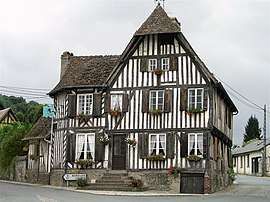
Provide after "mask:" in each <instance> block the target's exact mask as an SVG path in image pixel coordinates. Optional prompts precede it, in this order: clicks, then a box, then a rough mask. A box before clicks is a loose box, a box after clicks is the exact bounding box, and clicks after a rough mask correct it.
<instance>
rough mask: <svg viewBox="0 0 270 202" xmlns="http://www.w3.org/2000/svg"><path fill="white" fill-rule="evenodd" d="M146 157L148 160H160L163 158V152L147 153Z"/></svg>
mask: <svg viewBox="0 0 270 202" xmlns="http://www.w3.org/2000/svg"><path fill="white" fill-rule="evenodd" d="M146 159H147V160H149V161H162V160H165V158H164V155H163V154H161V153H160V154H148V155H147V156H146Z"/></svg>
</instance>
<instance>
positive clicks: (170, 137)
mask: <svg viewBox="0 0 270 202" xmlns="http://www.w3.org/2000/svg"><path fill="white" fill-rule="evenodd" d="M174 147H175V135H174V134H173V133H167V139H166V156H167V158H169V159H173V158H174Z"/></svg>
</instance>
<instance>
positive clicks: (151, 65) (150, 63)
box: [148, 59, 157, 71]
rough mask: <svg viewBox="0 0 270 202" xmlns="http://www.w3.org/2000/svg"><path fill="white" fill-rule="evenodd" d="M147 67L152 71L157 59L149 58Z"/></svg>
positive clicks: (155, 66)
mask: <svg viewBox="0 0 270 202" xmlns="http://www.w3.org/2000/svg"><path fill="white" fill-rule="evenodd" d="M148 68H149V70H150V71H154V70H155V69H156V68H157V59H149V65H148Z"/></svg>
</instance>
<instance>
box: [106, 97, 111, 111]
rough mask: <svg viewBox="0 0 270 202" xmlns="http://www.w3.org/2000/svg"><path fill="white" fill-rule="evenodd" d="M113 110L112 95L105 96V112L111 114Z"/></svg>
mask: <svg viewBox="0 0 270 202" xmlns="http://www.w3.org/2000/svg"><path fill="white" fill-rule="evenodd" d="M110 110H111V94H106V95H105V105H104V111H105V112H110Z"/></svg>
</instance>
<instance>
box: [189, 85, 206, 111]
mask: <svg viewBox="0 0 270 202" xmlns="http://www.w3.org/2000/svg"><path fill="white" fill-rule="evenodd" d="M188 109H199V110H202V109H203V89H202V88H197V89H189V90H188Z"/></svg>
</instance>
